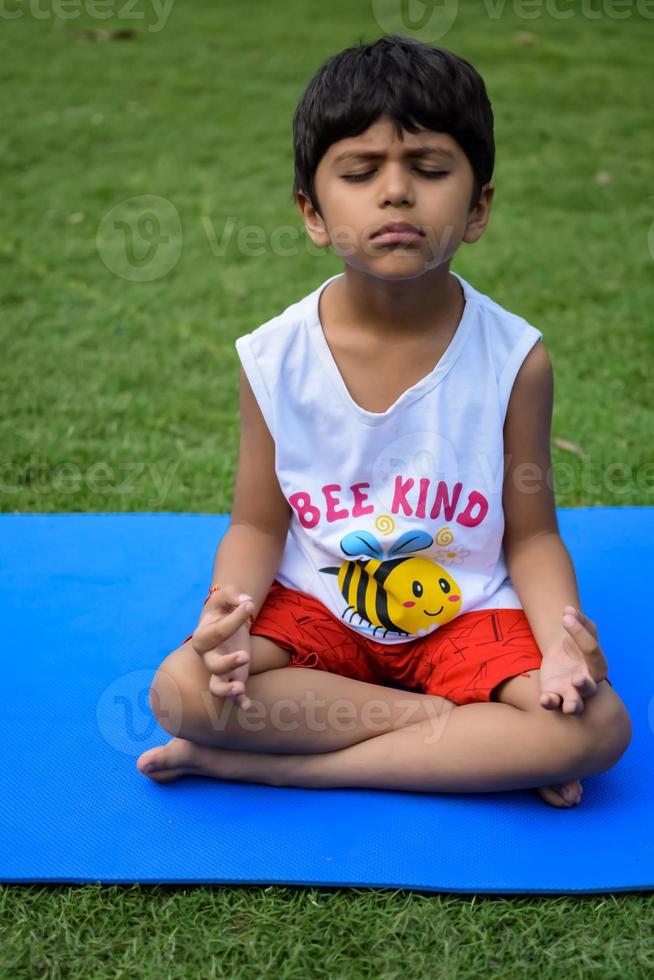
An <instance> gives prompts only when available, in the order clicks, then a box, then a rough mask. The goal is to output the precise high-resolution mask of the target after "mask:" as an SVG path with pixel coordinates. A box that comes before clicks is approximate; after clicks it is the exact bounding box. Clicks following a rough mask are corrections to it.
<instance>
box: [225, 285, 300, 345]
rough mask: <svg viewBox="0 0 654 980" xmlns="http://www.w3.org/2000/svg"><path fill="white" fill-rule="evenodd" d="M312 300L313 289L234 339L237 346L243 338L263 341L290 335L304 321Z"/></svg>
mask: <svg viewBox="0 0 654 980" xmlns="http://www.w3.org/2000/svg"><path fill="white" fill-rule="evenodd" d="M313 301H314V291H312V292H310V293H307V295H306V296H303V297H302V298H301V299H299V300H296V301H295V302H293V303H290V304H289V305H288V306H287V307H285V308H284V309H283V310H282V311H281V313H276V314H275V316H273V317H271V318H270V319H269V320H266V321H264V323H262V324H260V325H259V326H258V327H256V328H255V329H254V330H251V331H250V332H249V333H246V334H243V335H242V336H241V337H238V338H237V340H236V344H237V346H238V344H239V342H240V341H242V340H244V339H245V338H247V339H248V340H254V341H255V342H257V341H258V342H263V341H265V340H268V339H270V338H272V337H275V338H277V337H279V336H284V335H286V336H291V335H292V334H293V331H294V328H297V327H299V326H300V325H301V324H302V323H304V322H305V320H306V319H307V317H308V316H309V315H310V313H311V309H312V302H313Z"/></svg>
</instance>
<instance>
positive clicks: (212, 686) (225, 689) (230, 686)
mask: <svg viewBox="0 0 654 980" xmlns="http://www.w3.org/2000/svg"><path fill="white" fill-rule="evenodd" d="M209 690H210V692H211V693H212V694H215V695H216V697H219V698H227V697H229V696H230V695H234V694H236V693H238V694H242V693H243V690H244V688H243V684H242V683H241V682H239V681H228V680H225V679H224V678H221V677H219V676H218V674H212V675H211V677H210V678H209Z"/></svg>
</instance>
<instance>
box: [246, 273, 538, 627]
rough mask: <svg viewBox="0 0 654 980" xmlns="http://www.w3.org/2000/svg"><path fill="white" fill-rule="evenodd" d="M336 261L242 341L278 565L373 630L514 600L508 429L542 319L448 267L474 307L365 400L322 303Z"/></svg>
mask: <svg viewBox="0 0 654 980" xmlns="http://www.w3.org/2000/svg"><path fill="white" fill-rule="evenodd" d="M342 275H344V273H338V274H337V275H335V276H330V278H329V279H327V280H325V282H323V283H322V285H320V286H319V287H318V288H317V289H315V290H313V291H312V292H311V293H309V294H308V295H307V296H305V297H304V298H303V299H301V300H299V301H298V302H297V303H293V304H292V305H291V306H288V307H287V308H286V309H285V310H284V311H283V312H282V313H280V314H279V315H278V316H275V317H273V318H272V319H271V320H268V321H267V322H266V323H263V324H262V325H261V326H260V327H258V328H257V329H256V330H253V331H252V332H251V333H247V334H244V335H243V336H242V337H239V338H238V339H237V340H236V342H235V346H236V350H237V352H238V355H239V357H240V360H241V363H242V365H243V369H244V371H245V373H246V375H247V377H248V380H249V382H250V385H251V387H252V391H253V393H254V395H255V397H256V399H257V402H258V404H259V407H260V408H261V412H262V414H263V417H264V419H265V421H266V423H267V425H268V428H269V429H270V432H271V434H272V437H273V440H274V442H275V470H276V473H277V478H278V480H279V484H280V486H281V489H282V492H283V493H284V495H285V497H286V499H287V500H288V502H289V504H290V506H291V509H292V514H291V519H290V523H289V530H288V535H287V539H286V545H285V549H284V553H283V557H282V560H281V564H280V567H279V570H278V573H277V576H276V577H277V580H278V581H279V582H281V584H282V585H284V586H286V587H287V588H289V589H296V590H299V591H302V592H306V593H308V594H309V595H311V596H314V597H315V598H316V599H318V600H319V601H320V602H322V603H323V605H324V606H326V607H327V609H328V610H329V611H330V612H331V613H332V614H333V615H334V616H336V618H337V619H340V620H342V621H343V622H344V623H345V624H346V625H347V626H348V627H349V628H350V629H352V630H353V631H354V632H356V633H359V634H362V635H364V636H367V637H369V638H370V639H373V640H375V641H377V642H380V643H399V642H403V641H409V640H412V639H415V638H416V637H418V636H424V635H425V634H427V633H431V632H432V631H433V630H435V629H438V628H439V627H440V626H442V625H444V624H445V623H447V622H449V621H450V620H452V619H454V617H455V616H459V615H461V614H462V613H465V612H470V611H474V610H481V609H496V608H500V607H503V608H510V609H520V608H521V603H520V600H519V598H518V596H517V594H516V592H515V589H514V588H513V585H512V583H511V580H510V579H509V577H508V574H507V568H506V564H505V560H504V554H503V551H502V537H503V533H504V514H503V510H502V486H503V473H504V441H503V431H502V430H503V425H504V418H505V415H506V410H507V406H508V402H509V396H510V394H511V388H512V386H513V382H514V380H515V377H516V375H517V373H518V370H519V368H520V365H521V364H522V362H523V360H524V359H525V357H526V356H527V354H528V353H529V351H530V350H531V348H532V347H533V345H534V344H535V343H536V341H537V340H539V339H540V338H542V336H543V335H542V333H541V331H540V330H537V329H536V328H535V327H533V326H531V325H530V324H529V323H528V322H527V321H526V320H524V319H523V318H522V317H520V316H517V315H515V314H513V313H509V312H508V311H507V310H505V309H504V308H503V307H501V306H499V305H498V304H497V303H496V302H494V300H492V299H490V297H488V296H486V295H485V294H483V293H480V292H478V291H477V290H476V289H474V288H473V287H472V286H471V285H470V284H469V283H468V282H466V280H465V279H463V278H462V277H461V276H459V275H457V274H456V273H452V275H455V276H456V278H457V279H458V280H459V282H460V283H461V286H462V288H463V291H464V296H465V307H464V311H463V315H462V317H461V320H460V322H459V325H458V327H457V330H456V333H455V334H454V336H453V338H452V340H451V341H450V344H449V346H448V347H447V349H446V350H445V352H444V354H443V355H442V357H441V358H440V360H439V361H438V363H437V364H436V365H435V366H434V368H433V370H432V371H430V373H429V374H427V375H426V376H425V377H424V378H422V379H421V380H420V381H418V382H417V383H416V384H414V385H412V387H411V388H408V389H407V390H406V391H405V392H404V393H403V394H402V395H401V396H400V397H399V398H398V399H397V401H395V402H394V403H393V405H391V407H390V408H389V409H387V411H385V412H369V411H367V410H366V409H364V408H361V406H359V405H358V404H357V403H356V402H355V401H354V400H353V399H352V397H351V396H350V394H349V391H348V389H347V387H346V385H345V382H344V381H343V378H342V376H341V373H340V371H339V369H338V366H337V364H336V361H335V360H334V357H333V355H332V353H331V350H330V348H329V345H328V344H327V341H326V339H325V335H324V333H323V329H322V325H321V323H320V319H319V315H318V299H319V296H320V293H321V292H322V290H323V289H324V288H325V287H326V286H327V284H328V283H330V282H332V281H333V280H334V279H337V278H338V277H339V276H342ZM253 560H256V556H253Z"/></svg>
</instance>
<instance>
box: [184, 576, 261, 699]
mask: <svg viewBox="0 0 654 980" xmlns="http://www.w3.org/2000/svg"><path fill="white" fill-rule="evenodd" d="M253 609H254V606H253V604H252V602H251V601H250V596H244V595H238V594H237V592H236V589H233V588H231V587H230V586H225V587H223V588H221V589H220V590H219V591H217V592H214V593H213V594H212V595H211V596H210V597H209V599H208V600H207V602H206V605H205V606H204V609H203V610H202V614H201V616H200V621H199V622H198V625H197V627H196V628H195V632H194V633H193V637H192V639H191V645H192V647H193V649H194V650H195V652H196V653H197V654H199V655H200V656H201V657H202V659H203V660H204V664H205V667H206V668H207V670H208V671H210V672H211V675H212V676H211V678H210V680H209V690H210V691H211V693H212V694H215V695H217V696H220V697H225V698H233V699H234V700H235V701H236V703H237V705H238V706H239V708H249V707H250V704H251V701H250V699H249V698H248V697H247V696H246V694H245V682H246V680H247V678H248V673H249V670H250V652H251V651H250V632H249V629H248V626H247V621H248V618H249V616H250V614H251V613H252V611H253Z"/></svg>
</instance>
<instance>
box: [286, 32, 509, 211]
mask: <svg viewBox="0 0 654 980" xmlns="http://www.w3.org/2000/svg"><path fill="white" fill-rule="evenodd" d="M382 115H384V116H387V117H389V118H390V119H391V121H392V122H393V124H394V126H395V130H396V132H397V135H398V138H400V137H401V134H402V130H403V129H406V130H408V131H409V132H411V133H416V132H418V131H419V129H420V128H427V129H431V130H434V131H436V132H441V133H448V134H449V135H451V136H452V137H454V139H456V140H457V142H458V143H459V145H460V146H461V149H462V150H463V151H464V153H465V154H466V156H467V157H468V159H469V161H470V164H471V166H472V170H473V172H474V175H475V180H474V186H473V193H472V196H471V202H470V209H472V208H473V207H475V206H476V204H477V202H478V201H479V195H480V193H481V188H482V186H483V185H484V184H485V183H487V182H488V181H490V179H491V177H492V175H493V167H494V165H495V141H494V138H493V110H492V108H491V104H490V101H489V98H488V94H487V92H486V86H485V85H484V80H483V79H482V77H481V75H480V74H479V73H478V72H477V70H476V69H475V68H473V66H472V65H471V64H470V63H469V62H468V61H466V60H465V59H464V58H460V57H459V56H458V55H456V54H454V53H453V52H452V51H448V50H447V49H446V48H438V47H434V46H432V45H429V44H425V43H424V42H422V41H416V40H414V39H413V38H408V37H402V36H401V35H398V34H386V35H384V36H383V37H381V38H379V39H378V40H377V41H374V42H373V43H372V44H362V43H359V45H358V46H357V47H352V48H346V49H345V50H343V51H341V52H339V53H338V54H336V55H333V56H332V57H331V58H329V59H328V60H327V61H326V62H324V64H323V65H321V67H320V68H319V69H318V71H317V72H316V73H315V75H314V76H313V78H312V79H311V81H310V82H309V84H308V86H307V88H306V89H305V91H304V93H303V95H302V97H301V99H300V101H299V103H298V105H297V107H296V109H295V113H294V115H293V147H294V156H295V179H294V182H293V191H292V198H293V200H296V197H297V193H298V191H303V192H304V193H305V194H306V195H307V197H308V198H309V199H310V201H311V203H312V204H313V206H314V207H315V209H316V210H317V211H318V213H319V214H320V213H321V212H320V207H319V202H318V200H317V197H316V189H315V183H314V177H315V173H316V169H317V167H318V164H319V162H320V160H321V159H322V157H323V156H324V155H325V153H326V152H327V150H328V149H329V147H330V146H331V144H332V143H336V142H337V141H338V140H341V139H346V138H348V137H351V136H358V135H359V134H360V133H363V132H364V131H365V130H366V129H368V127H369V126H371V125H372V124H373V123H374V122H375V121H376V120H377V119H378V118H379V117H380V116H382Z"/></svg>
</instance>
